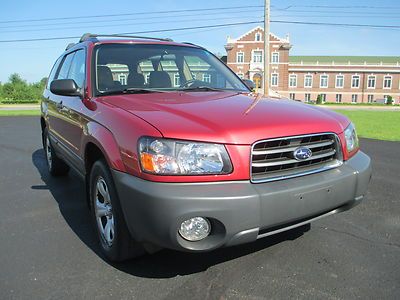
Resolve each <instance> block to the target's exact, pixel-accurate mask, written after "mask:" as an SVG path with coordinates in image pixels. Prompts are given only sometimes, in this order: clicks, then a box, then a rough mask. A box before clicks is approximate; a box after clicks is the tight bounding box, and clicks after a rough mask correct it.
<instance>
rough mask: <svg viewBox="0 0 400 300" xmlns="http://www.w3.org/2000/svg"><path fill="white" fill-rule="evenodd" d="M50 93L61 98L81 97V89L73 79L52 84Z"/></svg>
mask: <svg viewBox="0 0 400 300" xmlns="http://www.w3.org/2000/svg"><path fill="white" fill-rule="evenodd" d="M50 91H51V92H52V93H53V94H56V95H61V96H81V95H82V94H81V89H80V88H79V87H78V85H77V84H76V82H75V80H73V79H57V80H53V81H52V82H51V84H50Z"/></svg>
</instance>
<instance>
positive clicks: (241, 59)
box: [236, 52, 244, 64]
mask: <svg viewBox="0 0 400 300" xmlns="http://www.w3.org/2000/svg"><path fill="white" fill-rule="evenodd" d="M236 62H237V63H239V64H242V63H244V52H238V53H236Z"/></svg>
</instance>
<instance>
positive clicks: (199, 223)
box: [179, 217, 211, 242]
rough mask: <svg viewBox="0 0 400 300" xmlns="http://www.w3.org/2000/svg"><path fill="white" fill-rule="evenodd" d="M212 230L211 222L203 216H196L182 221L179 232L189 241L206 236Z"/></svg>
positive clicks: (198, 239)
mask: <svg viewBox="0 0 400 300" xmlns="http://www.w3.org/2000/svg"><path fill="white" fill-rule="evenodd" d="M210 231H211V225H210V222H209V221H208V220H207V219H205V218H202V217H195V218H192V219H189V220H186V221H184V222H182V224H181V228H180V229H179V234H180V235H181V236H182V237H183V238H184V239H185V240H188V241H191V242H195V241H200V240H202V239H204V238H206V237H207V236H208V235H209V234H210Z"/></svg>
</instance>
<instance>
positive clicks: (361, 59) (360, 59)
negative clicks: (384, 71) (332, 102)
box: [289, 55, 400, 64]
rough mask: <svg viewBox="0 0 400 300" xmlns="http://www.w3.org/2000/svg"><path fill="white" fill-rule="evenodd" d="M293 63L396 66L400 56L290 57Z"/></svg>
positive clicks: (399, 61)
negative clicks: (381, 64)
mask: <svg viewBox="0 0 400 300" xmlns="http://www.w3.org/2000/svg"><path fill="white" fill-rule="evenodd" d="M289 62H291V63H301V62H303V63H311V64H312V63H317V62H318V63H320V64H321V63H329V64H331V63H332V62H334V63H336V64H338V63H345V64H347V63H349V62H350V64H364V63H367V64H380V63H381V62H382V63H384V64H396V63H400V56H296V55H293V56H292V55H291V56H289Z"/></svg>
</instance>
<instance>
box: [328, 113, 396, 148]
mask: <svg viewBox="0 0 400 300" xmlns="http://www.w3.org/2000/svg"><path fill="white" fill-rule="evenodd" d="M335 111H336V112H338V113H341V114H343V115H346V116H347V117H348V118H349V119H350V120H351V121H353V123H354V124H355V125H356V129H357V133H358V136H360V137H365V138H371V139H377V140H386V141H400V111H365V110H357V111H356V110H335Z"/></svg>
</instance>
